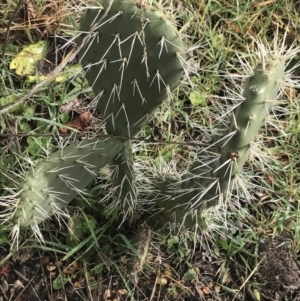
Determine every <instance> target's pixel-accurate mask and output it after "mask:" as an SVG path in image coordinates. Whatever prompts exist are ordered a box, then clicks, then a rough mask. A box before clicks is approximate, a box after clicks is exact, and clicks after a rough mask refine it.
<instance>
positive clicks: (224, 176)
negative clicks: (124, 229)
mask: <svg viewBox="0 0 300 301" xmlns="http://www.w3.org/2000/svg"><path fill="white" fill-rule="evenodd" d="M284 69H285V59H284V57H280V59H279V58H278V59H274V58H268V60H266V61H265V62H264V63H263V64H259V65H258V66H257V67H256V68H255V69H254V74H253V75H252V76H251V77H250V78H249V80H248V83H247V85H246V87H245V89H244V93H243V98H244V100H243V101H242V102H241V103H240V105H239V106H237V107H236V109H235V110H234V111H233V112H232V114H231V122H230V126H229V127H228V128H227V129H224V130H223V131H220V132H219V134H218V135H216V136H215V137H213V139H212V141H211V144H210V146H208V147H207V148H204V150H203V151H201V152H199V155H198V158H197V160H196V161H195V162H194V163H193V165H192V168H191V170H190V173H189V175H186V176H185V177H183V178H182V179H181V181H180V182H179V183H178V182H175V181H174V180H173V181H172V180H168V181H166V182H162V183H160V184H159V187H160V189H161V190H162V193H161V196H160V198H159V199H158V200H157V201H156V204H157V206H158V207H159V208H162V213H163V214H164V215H165V217H167V218H168V219H169V220H171V221H175V220H176V222H182V223H184V224H185V225H186V226H187V227H188V228H193V227H194V226H195V225H201V226H202V227H203V226H205V225H204V224H203V221H202V220H201V217H200V216H201V212H202V210H203V209H205V208H208V207H211V206H214V205H217V204H218V203H219V202H222V201H224V200H226V199H227V196H228V195H229V191H230V188H231V187H232V185H233V183H234V182H235V180H236V179H237V178H238V177H239V174H240V172H241V170H242V168H243V166H244V164H245V162H246V160H247V159H248V156H249V151H250V148H251V143H253V141H254V139H255V137H256V135H257V134H258V132H259V130H260V128H261V126H262V124H263V122H264V119H265V118H266V116H267V115H268V112H269V110H270V108H271V106H272V105H273V104H274V102H275V101H276V99H277V95H278V92H279V85H278V82H279V81H281V80H282V79H283V76H284Z"/></svg>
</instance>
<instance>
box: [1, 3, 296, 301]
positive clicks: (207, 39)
mask: <svg viewBox="0 0 300 301" xmlns="http://www.w3.org/2000/svg"><path fill="white" fill-rule="evenodd" d="M32 2H33V3H34V6H33V8H32V7H31V6H27V11H26V7H24V6H23V5H22V6H21V7H20V9H19V10H18V11H17V12H16V16H15V18H14V20H13V22H12V23H11V25H10V31H9V34H8V35H7V36H6V30H7V28H8V26H9V24H10V22H9V21H10V18H11V17H12V16H13V13H14V10H15V8H16V5H17V1H9V2H8V4H0V56H1V53H2V52H3V51H4V47H5V45H6V49H5V55H4V57H3V58H2V59H1V60H0V67H1V68H0V106H1V107H0V114H1V115H0V196H1V197H2V200H3V199H4V197H7V198H8V199H10V198H9V196H11V195H12V194H13V193H15V192H16V190H12V189H6V188H5V187H13V186H14V184H15V185H17V184H18V183H19V182H20V181H21V178H20V175H22V174H24V173H26V172H27V171H29V170H30V169H31V168H32V162H34V161H35V160H39V159H42V158H44V157H45V156H46V155H47V153H49V152H53V151H54V150H56V149H57V148H58V147H61V146H63V145H66V144H67V143H68V142H69V139H68V138H67V136H68V135H70V134H71V133H73V135H77V137H79V136H80V135H82V133H80V132H82V131H87V130H89V131H90V132H92V133H96V132H98V131H99V130H100V132H102V133H103V124H102V122H101V116H100V114H99V112H97V111H96V110H95V105H94V103H93V101H92V100H93V94H92V90H91V88H90V87H88V85H87V83H86V81H85V80H84V77H83V72H82V71H81V69H80V68H77V67H76V68H74V69H72V68H71V70H70V65H72V63H70V62H74V60H70V59H69V57H68V56H71V55H72V53H74V52H72V51H73V47H72V46H71V45H70V46H69V48H64V49H61V50H59V52H58V54H55V53H54V50H57V49H58V43H65V42H64V39H61V40H58V39H56V40H55V39H54V38H53V36H54V35H57V36H58V37H62V36H65V37H66V36H70V35H74V34H75V33H76V29H77V27H78V21H79V16H80V13H81V11H80V10H79V8H80V7H81V8H82V9H83V7H84V6H88V5H91V3H93V2H92V1H86V0H85V3H83V1H75V0H73V1H55V4H49V3H48V4H47V5H45V2H44V1H41V0H40V1H37V0H33V1H32ZM177 5H182V6H181V7H180V9H179V11H178V13H177V16H178V18H177V19H176V21H178V22H179V24H182V25H183V29H182V33H183V34H184V35H186V37H187V43H188V45H187V46H188V47H189V48H190V49H192V50H190V51H189V52H188V53H189V56H190V57H191V59H190V60H189V61H188V66H189V67H188V69H191V70H192V71H194V72H196V74H197V75H193V73H190V78H187V77H183V78H182V82H181V84H180V86H179V87H178V88H177V89H176V90H175V91H174V93H173V94H174V95H173V99H172V101H170V102H165V103H164V105H163V106H162V107H161V108H160V110H159V111H158V112H157V114H156V115H155V117H154V118H153V120H152V121H151V122H150V123H149V125H147V126H146V127H145V129H144V130H143V131H142V133H141V134H140V136H139V139H141V140H140V141H135V142H134V150H135V159H136V167H139V168H138V169H139V170H137V176H138V182H137V183H138V185H139V187H140V191H141V195H142V196H145V197H144V199H143V201H141V204H140V205H141V208H142V209H141V212H142V213H144V212H143V210H145V211H147V210H148V209H145V208H147V204H146V203H147V202H146V200H147V197H146V196H147V193H149V192H151V189H152V187H151V183H149V180H147V174H146V172H147V170H151V169H152V170H153V166H155V167H156V170H157V171H159V170H160V172H161V173H162V174H168V173H170V172H171V173H173V175H176V176H178V177H179V176H180V175H181V174H182V173H183V172H185V171H186V170H187V169H188V168H189V167H190V166H191V165H192V163H193V160H194V158H195V156H196V153H197V152H198V151H199V146H197V145H195V144H196V143H199V142H203V141H204V142H205V141H207V136H206V135H208V134H209V133H210V132H211V129H212V128H214V127H216V126H220V124H219V123H218V122H219V120H218V119H217V117H218V116H220V115H222V114H224V113H225V112H226V111H227V110H228V108H229V107H230V104H229V101H226V100H224V99H221V98H218V97H217V96H220V95H221V96H224V93H225V92H226V93H228V92H229V93H234V91H237V89H238V88H240V87H239V86H238V85H237V86H234V85H233V84H232V83H230V81H228V79H226V77H225V76H224V75H225V72H226V71H228V72H231V73H234V74H237V73H241V72H243V67H244V66H243V65H241V61H240V60H239V58H243V59H248V60H249V61H250V62H251V66H252V67H255V60H254V56H253V53H255V51H256V50H255V43H254V40H253V38H254V39H261V40H262V41H263V43H266V42H268V43H272V41H273V39H274V36H275V35H276V30H277V29H278V35H279V37H283V35H284V34H285V32H287V46H290V45H291V44H292V43H293V42H294V43H295V45H296V46H298V47H299V43H300V40H299V24H298V22H299V21H298V19H299V17H298V13H297V11H299V5H298V4H295V1H273V2H272V1H270V2H268V3H267V4H264V5H261V4H260V3H259V2H258V3H255V2H253V1H245V0H243V1H234V0H228V1H223V0H220V1H196V0H195V1H193V0H189V1H184V2H180V3H177ZM297 5H298V8H297ZM24 8H25V10H24ZM32 9H33V11H31V10H32ZM28 18H29V20H30V22H29V21H28ZM47 37H48V41H49V49H50V51H49V53H48V55H47V56H46V58H45V59H44V60H42V62H41V63H40V65H39V68H38V69H39V70H38V69H37V70H36V72H35V73H34V74H33V75H36V74H40V75H41V73H43V72H44V73H46V74H48V73H49V72H48V71H47V72H45V70H51V71H52V73H51V74H50V75H51V76H52V78H47V79H46V80H44V81H40V80H39V78H38V76H37V77H36V79H35V80H36V81H35V82H32V83H28V82H26V79H25V78H24V77H20V76H17V75H16V74H15V72H14V71H12V70H10V69H9V64H10V62H11V60H12V58H15V57H16V56H17V54H18V53H20V51H21V49H23V47H25V46H28V44H31V43H36V42H38V41H40V40H45V39H46V38H47ZM296 46H295V47H296ZM56 57H59V61H58V63H57V64H56V63H55V58H56ZM296 58H297V59H299V54H298V56H297V57H296ZM76 63H77V62H76V61H75V62H74V64H75V66H77V65H76ZM40 70H42V71H40ZM64 72H65V73H64ZM63 74H66V77H65V78H64V80H63V81H60V82H58V81H55V78H56V77H57V76H60V75H63ZM298 75H299V74H298ZM190 81H191V82H192V84H193V85H194V88H191V86H190ZM299 88H300V80H299V81H298V87H294V88H286V89H285V94H286V96H285V99H284V101H283V102H282V103H279V104H278V106H276V107H274V109H273V113H275V114H276V115H277V116H278V117H277V118H275V117H272V114H271V115H270V117H269V123H267V124H266V126H264V127H262V129H261V132H260V134H259V136H258V139H257V143H256V148H255V152H254V153H253V154H252V155H251V156H250V158H249V160H248V162H247V164H246V165H245V167H244V170H243V172H242V179H243V183H244V186H245V187H246V189H244V190H243V189H239V190H235V191H234V192H233V197H232V198H231V199H230V200H229V202H227V203H226V204H225V205H224V206H221V207H220V208H219V209H218V211H215V210H212V211H210V212H208V213H207V219H209V220H212V221H213V222H212V223H211V224H210V228H209V231H205V232H204V233H196V234H195V233H193V232H189V231H183V230H180V231H178V228H176V227H174V231H173V232H171V231H170V232H169V234H168V235H165V234H163V233H155V232H153V231H151V230H149V229H148V228H146V230H145V229H144V228H142V227H141V225H140V223H141V222H142V221H143V220H142V221H135V222H134V223H133V224H130V223H129V221H126V220H125V222H124V223H123V224H122V225H121V226H120V223H121V221H123V219H122V217H117V212H116V211H114V210H110V209H111V204H110V201H111V200H110V199H107V200H106V201H105V202H99V201H100V200H101V199H105V196H107V195H110V188H111V185H110V183H109V182H108V181H107V174H106V173H104V172H103V173H102V174H101V176H100V177H99V179H97V180H96V182H95V183H94V184H93V185H91V186H90V187H89V190H88V192H89V193H90V195H89V196H87V197H86V199H85V200H84V199H83V198H82V197H77V198H76V199H75V200H74V201H73V202H72V203H71V206H70V207H69V209H68V210H69V214H70V215H71V216H72V217H73V218H74V216H76V217H79V219H80V221H81V222H82V224H83V227H82V229H80V230H82V231H79V233H77V238H76V239H75V237H73V236H72V232H68V231H71V230H72V229H73V228H72V225H71V224H70V220H69V221H68V220H67V219H66V220H65V221H64V220H61V221H60V222H58V221H57V220H56V219H55V218H53V219H51V220H48V221H46V222H45V224H44V225H43V226H41V233H42V234H43V239H44V243H43V244H40V242H39V241H38V239H37V238H34V237H33V236H32V233H31V232H30V230H28V229H22V230H21V232H20V237H19V238H18V239H19V241H18V244H19V249H20V250H24V249H35V250H38V252H40V254H41V256H44V255H43V254H44V253H47V254H51V256H52V257H53V258H56V259H57V260H58V261H60V262H62V264H63V266H64V267H72V266H73V265H74V264H75V263H76V264H78V266H79V268H78V269H77V270H76V272H75V273H73V274H71V276H68V275H66V274H64V273H63V272H62V270H61V271H60V272H59V273H57V274H56V276H55V279H52V283H50V286H52V287H51V288H49V294H50V295H51V294H54V293H53V291H55V290H62V291H64V289H63V287H64V285H65V286H66V287H68V286H73V285H74V284H75V283H76V281H77V280H78V279H84V280H85V282H84V283H85V284H84V285H85V287H88V288H89V290H93V289H94V288H96V287H97V285H99V282H101V281H102V283H103V284H105V285H107V287H108V288H111V290H113V289H116V288H115V287H114V286H113V284H112V283H111V281H110V280H109V279H111V278H110V277H115V278H116V279H117V281H119V287H118V288H119V289H123V288H125V289H126V291H127V294H126V295H125V297H127V296H131V298H132V300H133V299H134V296H135V298H136V299H138V300H164V299H163V298H169V299H170V300H179V298H183V299H184V298H186V300H188V298H189V297H190V298H192V297H193V298H194V300H209V298H212V299H213V300H219V299H220V298H221V299H222V300H234V298H236V299H235V300H242V298H243V297H245V298H252V299H253V300H259V296H260V297H261V290H262V286H263V284H262V283H260V280H259V278H258V274H257V268H258V267H259V266H260V265H261V262H260V260H259V255H258V248H259V244H260V241H261V240H264V239H267V238H268V237H270V236H276V235H280V234H282V235H286V236H287V237H289V238H290V242H291V245H290V248H291V250H292V252H293V254H294V255H295V258H296V259H297V260H298V259H299V243H300V229H299V219H300V208H299V177H300V162H299V160H300V159H299V158H300V145H299V144H300V140H299V130H300V126H299V124H300V123H299ZM224 91H225V92H224ZM232 95H233V96H234V94H232ZM234 97H236V96H234ZM77 100H79V105H78V106H76V107H72V109H71V111H69V112H68V111H65V110H63V108H64V107H62V106H66V105H68V104H69V103H70V102H71V103H72V102H74V103H76V101H77ZM16 104H17V105H16ZM7 106H12V107H11V108H9V107H7ZM86 111H90V112H91V113H92V114H93V117H92V119H91V120H90V121H89V123H88V126H89V128H83V129H77V130H75V129H74V128H72V127H71V126H70V122H74V121H75V120H77V119H78V116H80V115H81V114H83V113H84V112H86ZM221 126H222V124H221ZM62 127H65V128H69V132H68V134H63V133H62V132H61V128H62ZM77 131H78V132H79V133H76V132H77ZM92 135H93V134H92ZM70 139H71V138H70ZM72 139H73V138H72ZM143 139H151V140H152V141H154V140H155V141H158V142H159V143H154V142H152V143H151V142H149V141H146V142H145V141H143ZM11 172H13V173H11ZM151 176H152V175H151ZM150 178H151V177H150ZM245 190H247V191H245ZM0 205H1V208H2V209H1V210H5V209H8V207H9V206H11V204H8V205H7V203H5V202H4V201H2V203H1V204H0ZM137 228H139V231H140V232H141V233H140V232H139V231H136V229H137ZM73 230H74V232H75V229H73ZM10 231H11V225H10V224H9V221H4V223H3V225H1V234H0V243H1V246H2V248H3V250H5V251H4V256H2V257H3V258H2V257H0V258H2V259H1V261H0V265H3V264H4V263H5V261H7V260H9V259H10V258H12V257H13V256H15V254H16V253H17V252H18V251H17V250H16V249H15V248H12V249H10V247H11V241H12V240H11V237H10V236H9V233H10ZM137 233H138V234H139V235H140V236H139V235H137ZM139 237H143V239H144V240H145V241H147V242H148V243H147V244H145V245H144V244H143V243H141V242H140V241H139ZM40 239H41V238H40ZM206 273H207V274H208V276H207V277H206V276H205V274H206ZM99 279H102V280H99ZM165 282H166V283H167V284H166V285H164V283H165ZM145 283H151V285H152V286H153V288H152V291H151V290H148V291H147V290H146V291H143V290H142V289H143V287H144V286H146V284H145ZM134 294H135V295H134ZM138 294H139V295H138ZM143 294H146V296H145V295H143ZM151 294H152V295H151ZM137 296H139V297H137ZM122 298H123V297H122ZM218 298H219V299H218ZM261 298H262V297H261ZM84 300H89V301H91V298H90V297H89V293H88V292H87V293H85V295H84ZM262 300H264V299H262Z"/></svg>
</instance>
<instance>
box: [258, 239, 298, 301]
mask: <svg viewBox="0 0 300 301" xmlns="http://www.w3.org/2000/svg"><path fill="white" fill-rule="evenodd" d="M290 244H291V240H290V239H289V238H286V237H284V236H277V237H275V238H273V239H272V238H268V239H265V240H262V241H261V242H260V245H259V257H260V260H262V265H261V267H260V269H259V274H260V275H259V278H260V281H261V284H263V287H262V291H261V294H262V297H263V299H262V300H289V301H299V300H300V270H299V264H298V263H297V261H296V259H295V257H294V256H293V254H292V252H291V250H290V248H289V245H290Z"/></svg>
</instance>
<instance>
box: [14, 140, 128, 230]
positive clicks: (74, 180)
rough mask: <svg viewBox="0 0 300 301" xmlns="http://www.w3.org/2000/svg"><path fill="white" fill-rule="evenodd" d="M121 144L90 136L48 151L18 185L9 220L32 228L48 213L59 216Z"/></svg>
mask: <svg viewBox="0 0 300 301" xmlns="http://www.w3.org/2000/svg"><path fill="white" fill-rule="evenodd" d="M122 146H123V143H122V142H121V141H119V140H118V139H115V138H109V139H96V138H94V139H91V140H83V141H82V142H81V143H73V144H71V145H69V146H66V147H65V148H63V149H61V150H59V151H57V152H54V153H52V154H50V155H49V157H48V159H47V160H45V161H42V162H40V163H38V164H37V166H36V167H35V168H34V169H33V170H32V171H31V172H30V173H29V174H28V175H27V177H26V178H25V179H24V181H23V182H22V183H21V184H20V194H19V203H18V206H17V210H16V212H15V214H14V216H13V222H14V223H15V224H17V225H19V226H22V227H27V226H32V227H34V226H36V225H38V224H39V223H41V222H42V221H44V220H45V219H46V218H48V217H50V216H52V215H59V214H60V213H61V212H62V211H61V209H62V208H64V207H65V206H66V205H68V204H69V203H70V202H71V201H72V200H73V198H74V197H75V196H76V195H77V194H81V195H84V191H83V189H85V188H86V186H88V184H90V183H91V182H92V181H93V179H94V178H95V177H96V175H97V172H98V170H99V169H100V168H102V167H104V166H105V165H106V164H108V163H109V162H110V161H111V160H112V159H113V158H114V156H116V154H117V153H118V152H120V151H121V150H122Z"/></svg>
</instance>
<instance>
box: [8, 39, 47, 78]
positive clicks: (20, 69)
mask: <svg viewBox="0 0 300 301" xmlns="http://www.w3.org/2000/svg"><path fill="white" fill-rule="evenodd" d="M46 52H47V42H46V41H39V42H37V43H35V44H31V45H29V46H27V47H25V48H24V49H23V50H22V51H21V52H20V53H19V54H17V56H16V57H15V58H14V59H13V60H12V61H11V62H10V65H9V69H10V70H16V71H15V72H16V74H18V75H20V76H22V75H29V74H32V73H33V72H34V71H35V68H36V64H37V62H38V61H40V60H41V59H43V58H44V57H45V55H46Z"/></svg>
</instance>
